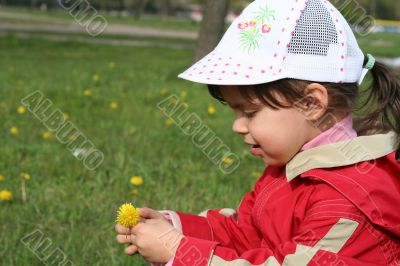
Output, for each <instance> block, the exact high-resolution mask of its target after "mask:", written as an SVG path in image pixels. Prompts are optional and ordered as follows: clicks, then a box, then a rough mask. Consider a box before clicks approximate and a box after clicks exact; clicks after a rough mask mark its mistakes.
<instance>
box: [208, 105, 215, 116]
mask: <svg viewBox="0 0 400 266" xmlns="http://www.w3.org/2000/svg"><path fill="white" fill-rule="evenodd" d="M207 112H208V113H209V114H210V115H213V114H215V113H216V112H217V109H216V108H215V106H214V105H212V104H210V105H209V106H208V109H207Z"/></svg>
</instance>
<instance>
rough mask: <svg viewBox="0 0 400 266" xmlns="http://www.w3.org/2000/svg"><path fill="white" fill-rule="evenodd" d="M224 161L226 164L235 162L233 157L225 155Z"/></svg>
mask: <svg viewBox="0 0 400 266" xmlns="http://www.w3.org/2000/svg"><path fill="white" fill-rule="evenodd" d="M222 162H223V163H224V164H231V163H233V159H232V158H229V157H224V158H223V159H222Z"/></svg>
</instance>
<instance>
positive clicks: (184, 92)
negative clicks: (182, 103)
mask: <svg viewBox="0 0 400 266" xmlns="http://www.w3.org/2000/svg"><path fill="white" fill-rule="evenodd" d="M179 95H180V96H181V97H182V98H185V97H186V96H187V91H181V93H180V94H179Z"/></svg>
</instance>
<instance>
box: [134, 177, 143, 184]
mask: <svg viewBox="0 0 400 266" xmlns="http://www.w3.org/2000/svg"><path fill="white" fill-rule="evenodd" d="M131 184H132V185H134V186H140V185H142V184H143V178H142V177H141V176H132V177H131Z"/></svg>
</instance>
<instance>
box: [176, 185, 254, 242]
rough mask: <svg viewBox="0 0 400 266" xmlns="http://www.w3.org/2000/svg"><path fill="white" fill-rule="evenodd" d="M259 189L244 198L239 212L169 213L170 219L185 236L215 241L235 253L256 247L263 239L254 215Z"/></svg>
mask: <svg viewBox="0 0 400 266" xmlns="http://www.w3.org/2000/svg"><path fill="white" fill-rule="evenodd" d="M259 189H260V184H259V182H257V183H256V185H255V187H254V189H253V191H251V192H249V193H247V194H246V195H245V196H244V197H243V198H242V201H241V203H240V205H239V208H238V209H237V210H234V209H227V208H224V209H215V210H206V211H204V212H202V213H201V214H199V215H193V214H187V213H182V212H171V211H169V215H170V217H171V218H172V222H173V224H174V226H175V228H178V230H180V232H182V234H183V235H184V236H188V237H193V238H197V239H203V240H208V241H216V242H218V243H220V244H221V245H223V246H224V247H229V248H232V249H243V248H248V247H249V246H250V247H252V246H254V247H255V246H257V245H259V244H260V241H261V235H260V233H259V232H258V230H257V229H256V227H255V225H254V224H253V218H252V215H251V211H252V209H253V205H254V200H255V197H256V195H257V193H258V191H259ZM238 213H240V216H239V215H237V214H238Z"/></svg>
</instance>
